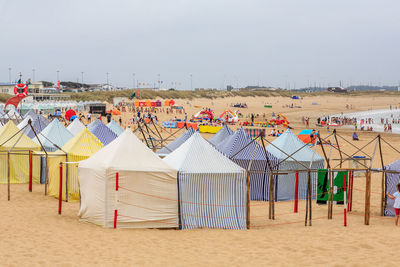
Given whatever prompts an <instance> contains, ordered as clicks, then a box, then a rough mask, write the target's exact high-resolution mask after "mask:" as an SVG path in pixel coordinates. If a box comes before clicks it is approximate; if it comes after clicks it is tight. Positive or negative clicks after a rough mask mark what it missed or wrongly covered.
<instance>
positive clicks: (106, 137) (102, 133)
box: [89, 121, 117, 146]
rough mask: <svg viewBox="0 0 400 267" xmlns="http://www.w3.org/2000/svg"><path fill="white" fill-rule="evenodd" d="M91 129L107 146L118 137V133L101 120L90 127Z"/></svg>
mask: <svg viewBox="0 0 400 267" xmlns="http://www.w3.org/2000/svg"><path fill="white" fill-rule="evenodd" d="M89 131H90V132H92V134H94V135H95V136H96V137H97V138H99V140H100V141H101V142H102V143H103V145H105V146H106V145H108V144H109V143H111V142H112V141H114V139H115V138H117V135H116V134H115V133H114V132H113V131H112V130H111V129H110V128H108V127H107V126H106V125H105V124H104V123H102V122H101V121H99V123H98V124H97V125H96V126H95V127H94V128H92V129H89Z"/></svg>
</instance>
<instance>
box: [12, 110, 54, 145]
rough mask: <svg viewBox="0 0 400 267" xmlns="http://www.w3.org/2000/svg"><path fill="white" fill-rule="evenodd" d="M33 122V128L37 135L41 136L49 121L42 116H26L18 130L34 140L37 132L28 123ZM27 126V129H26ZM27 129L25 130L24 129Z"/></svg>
mask: <svg viewBox="0 0 400 267" xmlns="http://www.w3.org/2000/svg"><path fill="white" fill-rule="evenodd" d="M29 120H31V121H32V127H33V129H35V132H36V134H39V133H40V132H41V131H43V130H44V128H46V127H47V125H49V123H50V122H49V121H48V120H47V119H46V118H45V117H43V116H42V115H40V114H35V115H29V116H26V117H25V118H24V119H23V120H22V121H21V122H20V123H19V124H18V126H17V127H18V129H20V130H21V129H23V130H22V132H23V133H24V134H26V135H27V136H28V137H29V138H31V139H33V138H34V137H35V132H34V131H33V130H32V128H31V127H30V126H29V125H28V121H29ZM25 126H26V127H25ZM24 127H25V128H24Z"/></svg>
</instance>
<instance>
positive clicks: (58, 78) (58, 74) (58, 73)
mask: <svg viewBox="0 0 400 267" xmlns="http://www.w3.org/2000/svg"><path fill="white" fill-rule="evenodd" d="M59 80H60V71H59V70H58V71H57V82H58V81H59Z"/></svg>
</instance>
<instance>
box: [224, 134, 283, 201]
mask: <svg viewBox="0 0 400 267" xmlns="http://www.w3.org/2000/svg"><path fill="white" fill-rule="evenodd" d="M252 141H253V139H252V138H251V137H250V135H249V134H248V133H247V132H246V131H245V130H244V129H243V128H240V129H238V130H237V131H236V132H235V133H234V134H233V135H231V136H229V137H228V138H227V139H226V140H225V141H224V142H222V143H220V144H219V145H217V146H216V148H217V149H218V150H219V151H220V152H222V153H223V154H225V155H226V156H227V157H228V158H230V159H232V160H233V161H234V162H235V163H236V164H238V165H239V166H241V167H242V168H244V169H245V170H248V168H249V167H250V199H251V200H262V201H268V200H269V178H270V171H269V170H270V168H272V169H273V170H276V169H277V168H278V159H277V158H276V157H274V156H273V155H272V154H271V153H267V157H266V155H265V151H264V149H263V148H262V147H261V146H260V145H259V144H258V143H256V142H252ZM251 142H252V143H251ZM250 143H251V144H250ZM249 144H250V145H249ZM250 162H251V165H250Z"/></svg>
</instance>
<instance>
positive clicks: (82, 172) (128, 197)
mask: <svg viewBox="0 0 400 267" xmlns="http://www.w3.org/2000/svg"><path fill="white" fill-rule="evenodd" d="M117 172H118V183H119V185H120V188H119V192H118V193H116V191H115V184H116V173H117ZM78 174H79V184H80V189H81V208H80V211H79V217H80V218H81V220H83V221H88V222H92V223H95V224H98V225H102V226H104V227H113V221H114V210H118V217H117V227H119V228H123V227H124V228H128V227H129V228H171V227H178V187H177V180H176V177H177V171H176V169H174V168H172V167H170V166H169V165H167V164H166V163H165V162H164V161H162V160H161V159H160V158H159V157H158V156H157V155H156V154H155V153H154V152H152V151H151V150H150V149H149V148H147V147H146V145H145V144H143V143H142V142H141V141H140V140H139V139H138V138H137V137H136V136H135V135H134V134H133V133H132V131H131V130H129V129H128V130H126V131H125V132H124V133H122V134H121V135H120V136H119V137H118V138H117V139H115V140H114V141H113V142H111V143H110V144H109V145H108V146H106V147H105V148H103V149H102V150H100V151H98V152H97V153H95V154H94V155H93V156H91V157H90V158H88V159H86V160H84V161H81V162H80V163H79V167H78ZM117 194H118V196H117ZM116 197H118V201H117V202H116V201H115V198H116Z"/></svg>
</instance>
